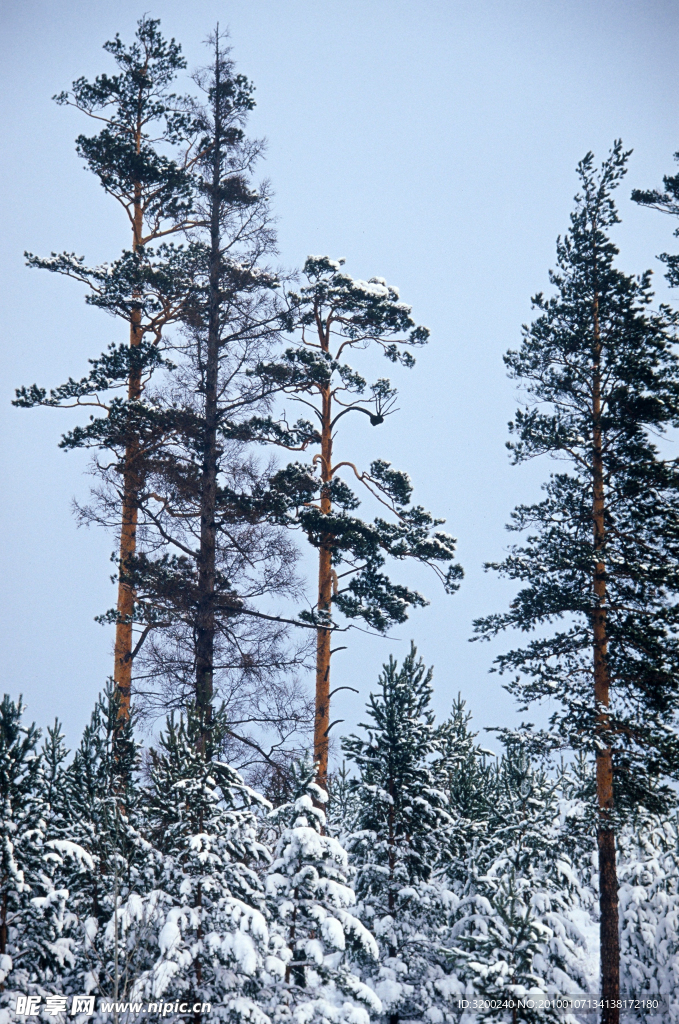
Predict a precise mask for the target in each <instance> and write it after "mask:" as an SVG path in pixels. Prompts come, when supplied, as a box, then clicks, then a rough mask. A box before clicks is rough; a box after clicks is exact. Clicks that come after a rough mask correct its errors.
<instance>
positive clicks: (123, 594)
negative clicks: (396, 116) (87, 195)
mask: <svg viewBox="0 0 679 1024" xmlns="http://www.w3.org/2000/svg"><path fill="white" fill-rule="evenodd" d="M159 26H160V22H159V21H157V20H154V19H152V18H148V17H146V16H144V17H143V18H141V19H140V21H139V22H138V24H137V32H136V35H135V40H134V42H133V43H132V44H131V45H130V46H125V44H124V43H123V42H122V40H121V39H120V36H118V35H116V37H115V39H114V40H112V41H109V42H107V43H105V44H104V50H105V51H106V52H107V53H108V54H110V56H111V57H112V58H113V60H114V62H115V64H116V65H117V66H118V69H119V72H118V73H117V74H113V75H110V74H108V73H104V74H102V75H99V76H98V77H97V78H96V79H95V80H94V81H93V82H88V81H87V80H86V79H85V78H79V79H77V80H76V81H75V82H74V83H73V85H72V89H71V91H70V92H62V93H59V94H58V95H57V96H55V97H54V99H55V100H56V102H57V103H58V104H60V105H67V106H73V107H75V108H76V109H77V110H79V111H81V112H82V113H84V114H86V115H87V116H88V117H91V118H92V119H93V120H94V121H96V122H97V123H98V124H100V125H101V124H102V123H103V127H101V129H100V131H99V133H98V134H97V135H94V136H85V135H80V136H78V138H77V140H76V149H77V153H78V155H79V156H81V157H82V158H83V159H84V161H85V163H86V165H87V167H88V169H89V170H90V171H92V173H94V174H95V175H96V177H97V178H98V179H99V181H100V183H101V185H102V187H103V188H104V190H105V191H106V193H107V194H108V195H110V196H112V197H113V198H114V199H115V200H116V201H117V202H118V203H119V204H120V206H121V207H122V209H123V211H124V213H125V219H126V222H127V223H129V226H130V227H131V229H132V241H131V247H130V249H129V250H126V251H125V252H123V254H122V255H121V257H120V258H119V259H117V260H116V261H114V262H113V263H112V264H106V265H104V266H100V267H88V266H86V264H85V262H84V259H83V258H81V257H77V256H76V255H75V254H74V253H61V254H56V253H52V255H51V257H49V258H47V259H44V258H40V257H36V256H33V255H32V254H30V253H27V254H26V255H27V257H28V263H29V265H30V266H34V267H40V268H43V269H46V270H49V271H51V272H53V273H58V274H62V275H65V276H67V277H71V278H73V279H75V280H77V281H79V282H81V283H83V284H85V285H86V287H87V289H88V295H87V301H88V302H89V303H90V304H92V305H94V306H97V307H99V308H101V309H104V310H106V311H107V312H109V313H111V314H113V315H115V316H118V317H121V318H122V319H123V320H124V321H125V322H126V323H127V324H128V326H129V344H128V345H112V346H111V347H110V348H109V350H108V352H105V353H104V354H103V355H102V356H100V357H99V358H97V359H94V360H91V365H92V369H91V370H90V372H89V374H88V375H87V376H86V377H84V378H82V379H81V380H74V379H72V378H71V379H69V381H68V382H67V383H66V384H65V385H62V386H61V387H58V388H56V389H53V390H52V391H50V392H49V394H48V393H47V392H46V390H45V389H44V388H40V387H37V386H36V385H33V386H32V387H30V388H26V387H23V388H20V389H19V390H18V391H17V398H16V401H15V403H14V404H15V405H18V406H21V407H24V408H30V407H33V406H36V405H45V406H51V407H66V408H72V407H85V408H92V409H94V410H95V415H93V416H92V418H91V421H90V423H89V424H88V425H87V426H85V427H76V428H75V429H74V430H72V431H70V432H69V433H67V434H66V435H65V437H64V439H63V440H62V442H61V444H62V447H64V448H71V447H87V448H94V449H97V448H108V449H109V450H112V451H113V452H114V453H115V455H116V459H117V471H118V476H119V483H118V488H117V490H118V492H119V495H118V500H119V504H118V515H119V522H120V559H119V565H120V575H119V583H118V605H117V617H116V646H115V665H114V678H115V681H116V686H117V687H118V689H119V691H120V696H121V701H120V711H121V715H122V716H123V717H125V716H126V715H127V714H128V713H129V702H130V681H131V670H132V650H133V643H132V622H133V611H134V593H133V591H132V590H131V588H130V587H129V586H128V584H127V582H126V579H125V570H126V566H127V563H128V561H129V560H130V559H131V558H133V557H134V554H135V551H136V533H137V512H138V492H139V490H140V487H141V485H142V482H143V481H142V477H141V475H140V466H139V461H140V455H141V453H142V452H143V451H144V449H145V448H146V447H148V446H149V445H152V444H153V441H154V438H155V435H156V434H157V432H158V429H159V424H158V422H157V416H155V415H154V410H153V409H152V408H151V407H148V406H146V405H145V404H144V402H143V395H144V391H145V389H146V387H147V384H148V379H149V377H150V375H151V374H152V373H153V371H154V370H155V369H157V368H158V366H159V365H163V363H164V362H165V361H164V359H163V356H162V352H161V347H160V346H161V338H162V334H163V330H164V329H165V328H166V327H167V325H168V324H170V323H172V322H174V321H176V320H177V319H178V317H179V316H180V314H181V312H182V310H183V309H184V307H185V305H186V302H187V301H188V296H190V294H191V287H192V285H191V282H192V272H193V259H194V257H193V254H192V252H191V251H190V250H186V249H185V248H183V247H182V246H175V245H173V244H170V243H167V242H159V240H161V239H164V238H166V237H167V236H168V235H171V234H173V233H176V232H178V231H180V230H182V229H184V228H185V227H186V226H187V225H188V224H189V223H190V222H191V208H192V203H193V191H192V190H193V184H192V179H191V175H190V173H189V172H190V170H191V165H192V163H193V162H194V161H195V158H196V154H195V152H194V149H193V147H192V146H191V145H189V143H190V142H191V141H192V140H193V136H194V134H195V126H194V123H193V119H192V117H191V114H190V110H189V107H188V105H187V101H186V100H184V99H182V98H181V97H178V96H176V95H174V94H173V93H172V92H171V91H170V88H171V85H172V82H173V81H174V79H175V78H176V76H177V74H178V73H179V72H180V71H181V70H183V69H184V68H185V66H186V62H185V60H184V58H183V57H182V56H181V47H180V46H179V45H178V44H177V43H176V42H175V41H174V39H172V40H170V41H169V42H168V41H166V40H165V39H164V38H163V36H162V35H161V33H160V28H159ZM154 242H159V245H158V247H157V248H156V249H155V250H154V249H153V248H152V243H154ZM121 389H124V390H125V391H126V394H127V400H126V401H125V400H123V399H121V398H119V397H116V391H120V390H121ZM107 393H108V394H107Z"/></svg>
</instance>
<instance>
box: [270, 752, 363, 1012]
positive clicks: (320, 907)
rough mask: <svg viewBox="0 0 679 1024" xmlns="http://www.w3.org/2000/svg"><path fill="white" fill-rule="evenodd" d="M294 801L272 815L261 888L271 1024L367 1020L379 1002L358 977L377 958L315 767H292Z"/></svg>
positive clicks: (312, 765)
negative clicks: (275, 834)
mask: <svg viewBox="0 0 679 1024" xmlns="http://www.w3.org/2000/svg"><path fill="white" fill-rule="evenodd" d="M292 774H293V792H292V800H291V801H290V802H289V803H286V804H283V805H282V806H281V807H279V808H277V809H276V810H275V811H273V813H272V819H273V820H274V822H277V823H279V824H281V825H282V826H283V828H282V833H281V836H280V839H279V841H278V844H277V848H276V856H275V859H274V861H273V864H272V865H271V869H270V871H269V874H268V876H267V880H266V887H267V897H268V904H269V911H270V914H271V919H272V932H273V934H272V954H273V955H272V956H271V958H270V960H269V969H270V972H271V982H272V985H271V990H270V996H271V998H270V1001H269V1004H268V1008H269V1011H270V1014H271V1017H272V1019H273V1020H274V1021H275V1022H279V1021H280V1022H284V1021H288V1020H289V1021H292V1022H294V1024H368V1021H369V1019H370V1015H372V1014H379V1013H380V1011H381V1004H380V1001H379V999H378V998H377V996H376V995H375V994H374V992H373V991H372V990H371V989H370V988H369V987H368V986H367V985H365V984H363V982H362V981H361V980H360V978H359V976H358V972H359V970H360V968H361V966H362V965H363V964H368V963H373V962H375V961H376V960H377V958H378V949H377V944H376V943H375V939H374V938H373V936H372V935H371V933H370V931H369V930H368V929H367V928H365V927H364V925H363V924H362V923H361V921H360V920H359V919H358V917H356V915H355V913H353V907H354V904H355V902H356V897H355V894H354V890H353V888H352V886H351V884H350V871H349V865H348V859H347V854H346V851H345V850H344V849H343V847H342V845H341V844H340V842H339V841H338V840H337V839H336V838H334V837H333V836H329V835H327V834H326V832H325V827H326V816H325V811H324V810H323V809H322V806H323V805H324V804H325V803H327V793H326V792H325V791H324V790H322V789H321V788H320V787H319V786H317V785H316V783H315V782H314V778H315V775H316V767H315V765H314V764H313V763H311V762H303V763H301V764H299V765H297V766H296V767H295V768H294V769H293V773H292Z"/></svg>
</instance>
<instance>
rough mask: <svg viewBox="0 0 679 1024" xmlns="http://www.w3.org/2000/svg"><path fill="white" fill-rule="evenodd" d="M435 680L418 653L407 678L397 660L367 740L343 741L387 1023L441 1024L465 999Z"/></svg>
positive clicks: (363, 901) (359, 881) (363, 912)
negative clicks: (451, 941)
mask: <svg viewBox="0 0 679 1024" xmlns="http://www.w3.org/2000/svg"><path fill="white" fill-rule="evenodd" d="M431 678H432V671H431V669H430V670H427V669H426V668H425V666H424V664H423V663H422V660H421V659H420V660H418V659H417V652H416V650H415V647H414V646H413V647H412V648H411V651H410V653H409V654H408V655H407V657H406V658H405V659H404V662H403V665H402V666H401V668H400V669H399V667H398V665H397V663H396V662H395V661H394V659H393V658H392V659H390V661H389V663H388V664H386V665H385V666H384V670H383V672H382V675H381V676H380V679H379V689H378V691H377V692H376V693H373V694H371V695H370V699H369V702H368V705H367V711H368V716H369V719H370V720H369V722H368V723H367V724H365V725H363V726H362V728H363V729H364V730H365V731H366V736H365V737H360V736H350V737H348V738H347V739H345V740H344V741H343V749H344V752H345V754H346V756H347V757H348V758H349V759H350V761H351V762H353V764H354V765H355V766H356V768H357V770H358V778H357V779H356V781H355V797H356V816H355V821H354V831H353V833H352V834H351V835H350V837H349V838H348V840H347V844H348V849H349V851H350V854H351V858H352V863H353V865H354V867H355V870H356V895H357V898H358V912H359V913H360V916H361V919H362V920H363V922H364V924H365V925H366V926H367V927H369V928H371V929H372V931H373V932H374V934H375V937H376V939H377V942H378V945H379V950H380V960H379V963H377V964H375V965H368V966H366V968H365V969H364V978H365V980H366V981H368V983H369V984H370V985H371V986H372V987H373V988H374V990H375V991H376V992H377V994H378V995H379V997H380V1000H381V1001H382V1004H383V1014H382V1017H381V1019H382V1020H385V1021H387V1020H388V1021H389V1024H396V1022H397V1021H398V1020H401V1019H416V1020H420V1019H426V1020H430V1021H441V1020H443V1019H444V1018H445V1017H446V1016H447V1014H448V1012H449V1011H450V1010H451V1008H452V1005H453V1002H454V1001H455V1000H456V999H457V997H458V996H459V995H461V994H462V988H461V986H460V985H459V983H458V981H457V979H456V977H455V976H454V974H452V973H451V972H450V971H449V970H448V968H447V964H446V960H445V957H444V955H443V954H442V949H443V947H444V946H445V940H446V936H447V928H448V921H449V917H450V914H451V912H452V911H453V909H454V907H455V905H456V902H457V900H456V897H455V896H454V894H453V893H452V892H451V890H450V889H449V887H448V885H447V884H446V883H445V880H444V879H443V878H442V877H441V875H440V873H437V870H436V868H437V866H438V865H439V864H440V858H439V854H440V851H441V848H442V846H443V845H444V844H445V841H446V836H447V832H448V830H449V828H450V826H451V818H450V815H449V813H448V811H447V799H446V796H445V794H444V792H443V791H442V789H441V788H440V787H439V785H438V782H437V777H436V771H435V768H434V764H433V759H434V757H435V755H436V754H437V750H438V744H437V734H436V729H435V726H434V715H433V712H432V711H431V710H430V708H429V704H430V701H431V695H432V686H431Z"/></svg>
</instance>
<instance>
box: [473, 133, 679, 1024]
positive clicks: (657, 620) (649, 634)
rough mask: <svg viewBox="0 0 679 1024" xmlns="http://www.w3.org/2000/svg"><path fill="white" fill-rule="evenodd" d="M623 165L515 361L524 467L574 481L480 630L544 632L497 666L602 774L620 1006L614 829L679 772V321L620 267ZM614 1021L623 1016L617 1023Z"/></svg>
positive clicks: (599, 197)
mask: <svg viewBox="0 0 679 1024" xmlns="http://www.w3.org/2000/svg"><path fill="white" fill-rule="evenodd" d="M627 157H628V154H627V153H625V152H624V151H623V149H622V144H621V143H620V142H617V143H616V144H615V146H614V148H613V150H612V151H611V154H610V156H609V157H608V158H607V159H606V160H605V161H604V163H603V165H602V167H601V170H600V171H597V170H596V169H595V168H594V161H593V157H592V154H588V155H587V156H586V157H585V158H584V160H583V161H582V162H581V163H580V164H579V166H578V175H579V177H580V182H581V191H580V193H579V194H578V195H577V197H576V206H575V210H574V212H573V213H572V215H571V223H570V230H569V231H568V233H567V234H566V236H565V237H564V238H560V239H559V240H558V242H557V267H558V269H557V270H556V271H555V272H552V273H551V275H550V280H551V283H552V285H553V287H554V294H553V295H552V296H551V297H550V298H547V297H545V296H544V295H542V294H539V295H537V296H536V297H535V299H534V300H533V302H534V306H535V308H536V309H537V311H538V315H537V317H536V319H535V320H534V321H533V323H532V324H531V325H530V326H528V327H526V328H525V329H524V338H523V344H522V346H521V348H520V349H519V350H518V351H516V352H509V353H508V354H507V356H506V357H505V361H506V364H507V366H508V369H509V373H510V376H511V377H512V378H514V379H515V380H517V381H519V382H520V384H521V385H522V387H523V388H524V389H525V392H526V395H527V400H528V404H527V406H526V408H524V409H521V410H519V412H518V413H517V414H516V418H515V421H514V422H513V423H512V424H511V425H510V429H511V432H512V434H513V435H514V440H513V441H512V442H511V443H510V445H509V447H510V449H511V451H512V454H513V457H514V461H515V462H516V463H520V462H522V461H524V460H527V459H531V458H534V457H535V456H537V455H542V454H548V455H550V456H552V457H554V458H556V459H559V460H560V461H561V462H562V463H566V464H567V466H568V469H567V470H566V469H564V471H562V472H559V473H557V474H554V475H552V476H550V478H549V481H548V482H547V483H546V484H545V486H544V490H545V497H544V499H543V500H542V501H540V502H537V503H535V504H533V505H528V506H525V505H522V506H519V507H518V508H517V509H516V510H515V512H514V513H513V521H512V524H511V526H510V529H512V530H514V531H519V532H523V531H527V532H528V536H527V538H526V540H525V542H524V543H523V544H521V545H517V546H515V547H513V548H512V550H511V553H510V555H509V556H508V557H507V558H506V559H505V561H504V562H502V563H500V564H497V565H493V566H492V567H493V568H495V569H496V570H498V571H499V572H500V573H502V574H503V575H504V576H506V577H508V578H510V579H513V580H516V581H518V582H519V583H520V584H521V589H520V590H519V593H518V594H517V596H516V598H515V599H514V600H513V602H512V603H511V606H510V609H509V611H508V612H506V613H504V614H498V615H492V616H489V617H488V618H486V619H483V620H480V621H479V622H478V623H477V630H478V632H479V634H480V635H482V636H485V637H492V636H494V635H496V634H497V633H498V632H500V631H502V630H505V629H519V630H522V631H523V632H532V631H539V635H537V636H536V637H535V639H533V640H532V641H531V642H530V643H529V644H528V645H527V646H526V647H521V648H516V649H514V650H511V651H509V652H508V653H506V654H503V655H501V656H500V657H499V658H498V659H497V660H496V665H497V667H498V669H499V670H500V671H502V672H511V673H512V674H513V675H514V678H513V679H512V681H511V682H510V683H509V685H508V687H507V688H508V690H509V691H510V692H511V693H513V694H514V695H515V696H516V698H517V700H518V701H519V704H520V706H521V708H523V709H525V708H527V707H528V706H529V705H531V704H533V703H536V702H538V703H539V702H543V701H549V702H551V707H552V708H554V709H555V710H553V712H552V714H551V718H550V730H549V731H548V733H547V734H545V735H544V737H543V738H544V740H545V743H546V745H547V746H548V747H549V746H551V747H552V748H554V747H559V748H571V749H575V750H581V751H585V752H586V753H587V755H588V756H589V757H591V758H592V759H593V761H594V762H595V765H596V804H597V822H598V826H597V841H598V854H599V877H600V910H601V925H600V929H601V986H602V996H603V998H604V999H607V1000H615V999H617V998H618V996H619V991H620V989H619V976H620V965H619V959H620V950H619V938H618V935H619V931H618V924H619V922H618V881H617V876H616V845H615V833H616V827H617V822H618V819H619V816H620V815H624V814H625V813H627V812H628V811H629V809H630V808H632V807H639V806H644V805H646V806H648V807H650V808H657V807H659V806H661V805H662V804H663V803H666V802H667V801H669V800H671V791H670V790H669V788H668V787H667V785H658V780H659V779H660V780H662V779H663V778H665V779H667V778H676V777H677V774H678V772H679V744H678V743H677V738H676V732H675V727H676V714H677V709H678V707H679V637H678V628H679V604H678V603H677V594H678V592H679V465H677V463H676V461H675V460H672V459H667V458H665V457H664V454H663V451H662V449H661V447H660V446H659V444H658V442H657V441H656V437H657V435H658V434H662V433H663V432H664V431H665V430H666V429H667V428H668V427H669V426H672V425H676V424H677V423H678V422H679V362H678V360H677V356H676V354H675V349H674V330H675V326H676V323H677V322H678V320H679V318H678V317H677V316H676V315H674V314H672V313H671V312H670V311H669V310H668V309H667V308H665V307H661V308H660V309H659V310H657V311H653V310H652V309H651V308H650V302H651V292H650V287H649V274H648V273H646V274H644V275H642V276H641V277H639V278H636V277H631V276H629V275H626V274H624V273H623V272H622V271H620V270H619V269H617V267H616V266H615V257H616V256H617V254H618V250H617V249H616V247H615V245H614V244H613V242H612V241H611V239H610V238H609V234H608V232H609V229H610V228H611V227H613V226H614V225H615V224H616V223H617V222H618V219H619V218H618V215H617V212H616V208H615V205H614V202H613V198H612V193H613V191H614V189H615V188H616V187H617V186H618V184H619V183H620V180H621V178H622V177H623V175H624V173H625V165H626V161H627ZM603 1020H604V1022H605V1024H613V1022H614V1024H617V1022H618V1020H619V1011H618V1009H617V1008H615V1007H612V1008H611V1007H609V1008H607V1009H605V1010H604V1016H603Z"/></svg>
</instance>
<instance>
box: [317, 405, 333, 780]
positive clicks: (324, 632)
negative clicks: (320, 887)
mask: <svg viewBox="0 0 679 1024" xmlns="http://www.w3.org/2000/svg"><path fill="white" fill-rule="evenodd" d="M322 400H323V408H322V421H321V479H322V481H323V486H322V489H321V512H322V513H323V515H330V513H331V511H332V503H331V501H330V494H329V485H330V482H331V480H332V427H331V403H332V398H331V394H330V387H329V386H328V387H327V388H324V389H323V391H322ZM332 580H333V575H332V547H331V544H330V538H329V537H328V538H327V540H325V541H323V542H322V543H321V545H320V548H319V552H318V606H317V607H318V614H319V615H324V614H327V615H330V606H331V603H332ZM331 638H332V631H331V630H329V629H319V630H318V632H317V634H316V714H315V718H314V760H315V761H316V764H317V766H318V768H317V775H316V781H317V782H318V785H319V786H322V787H323V789H325V788H326V787H327V785H328V746H329V736H328V730H329V727H330V654H331V651H330V641H331Z"/></svg>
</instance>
